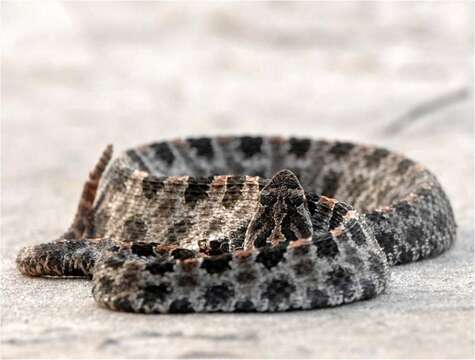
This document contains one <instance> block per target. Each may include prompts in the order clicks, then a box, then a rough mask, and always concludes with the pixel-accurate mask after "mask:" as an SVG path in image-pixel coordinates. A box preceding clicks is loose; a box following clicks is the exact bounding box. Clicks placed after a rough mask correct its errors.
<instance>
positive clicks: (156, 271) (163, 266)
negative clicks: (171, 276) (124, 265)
mask: <svg viewBox="0 0 475 360" xmlns="http://www.w3.org/2000/svg"><path fill="white" fill-rule="evenodd" d="M173 265H174V264H173V263H171V262H163V261H155V262H152V263H149V264H147V266H146V267H145V270H147V271H149V272H150V274H152V275H163V274H165V273H167V272H172V271H173Z"/></svg>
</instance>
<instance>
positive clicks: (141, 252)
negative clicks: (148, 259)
mask: <svg viewBox="0 0 475 360" xmlns="http://www.w3.org/2000/svg"><path fill="white" fill-rule="evenodd" d="M154 246H155V244H153V243H141V244H133V245H132V247H131V250H132V253H133V254H135V255H138V256H153V255H155V252H154V251H153V250H154Z"/></svg>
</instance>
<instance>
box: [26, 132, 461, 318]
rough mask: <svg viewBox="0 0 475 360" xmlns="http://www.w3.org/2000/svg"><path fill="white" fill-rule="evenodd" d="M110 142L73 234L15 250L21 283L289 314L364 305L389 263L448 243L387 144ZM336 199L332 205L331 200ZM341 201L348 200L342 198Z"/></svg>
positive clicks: (165, 304) (114, 302) (429, 201)
mask: <svg viewBox="0 0 475 360" xmlns="http://www.w3.org/2000/svg"><path fill="white" fill-rule="evenodd" d="M111 157H112V147H111V146H109V147H108V148H107V149H106V150H105V152H104V153H103V155H102V157H101V159H100V160H99V162H98V164H97V165H96V167H95V169H94V170H93V171H92V172H91V174H90V176H89V179H88V181H87V182H86V184H85V186H84V190H83V194H82V197H81V201H80V203H79V207H78V210H77V213H76V216H75V218H74V221H73V223H72V225H71V227H70V228H69V229H68V230H67V231H66V233H65V234H64V235H62V236H61V237H60V238H59V239H57V240H56V241H53V242H49V243H44V244H40V245H36V246H32V247H26V248H23V249H21V250H20V252H19V254H18V257H17V266H18V269H19V270H20V271H21V272H22V273H23V274H25V275H28V276H61V277H66V276H75V277H77V276H80V277H88V278H92V279H93V290H92V294H93V297H94V299H95V300H96V302H97V303H98V304H99V305H101V306H103V307H106V308H109V309H113V310H120V311H130V312H143V313H169V312H172V313H176V312H179V313H183V312H214V311H224V312H232V311H245V312H249V311H258V312H263V311H285V310H292V309H312V308H319V307H327V306H336V305H341V304H345V303H351V302H354V301H358V300H364V299H369V298H372V297H374V296H376V295H378V294H380V293H381V292H383V291H384V289H385V288H386V286H387V283H388V281H389V267H390V266H392V265H397V264H403V263H407V262H413V261H417V260H420V259H425V258H429V257H432V256H436V255H438V254H440V253H442V252H443V251H445V250H446V249H448V248H449V247H450V246H451V245H452V243H453V242H454V240H455V237H456V224H455V221H454V215H453V211H452V208H451V205H450V202H449V200H448V198H447V196H446V194H445V192H444V191H443V189H442V188H441V186H440V184H439V182H438V181H437V179H436V178H435V176H434V175H433V174H432V173H431V172H429V171H428V170H427V169H425V168H424V167H423V166H422V165H420V164H417V163H416V162H414V161H412V160H410V159H408V158H406V157H404V156H402V155H400V154H397V153H394V152H390V151H388V150H385V149H383V148H379V147H374V146H367V145H359V144H354V143H349V142H339V141H326V140H311V139H305V138H282V137H271V136H268V137H260V136H252V137H251V136H241V137H211V138H209V137H203V138H189V139H184V140H182V139H179V140H173V141H164V142H156V143H152V144H148V145H144V146H141V147H138V148H134V149H131V150H128V151H126V152H125V153H124V154H122V155H121V156H119V157H117V158H116V159H115V160H114V161H112V162H111V164H110V165H109V166H108V163H109V161H110V160H111ZM335 199H339V200H335ZM340 200H342V201H344V202H342V201H340Z"/></svg>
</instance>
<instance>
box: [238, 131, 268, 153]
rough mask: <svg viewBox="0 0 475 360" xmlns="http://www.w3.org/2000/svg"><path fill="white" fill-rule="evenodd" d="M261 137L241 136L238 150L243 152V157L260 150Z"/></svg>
mask: <svg viewBox="0 0 475 360" xmlns="http://www.w3.org/2000/svg"><path fill="white" fill-rule="evenodd" d="M262 142H263V141H262V138H261V137H251V136H243V137H242V138H241V144H240V150H241V151H242V153H243V154H244V157H245V158H250V157H253V156H254V155H256V154H259V153H261V151H262Z"/></svg>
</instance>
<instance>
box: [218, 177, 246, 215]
mask: <svg viewBox="0 0 475 360" xmlns="http://www.w3.org/2000/svg"><path fill="white" fill-rule="evenodd" d="M245 181H246V177H245V176H230V177H229V178H228V179H227V181H226V192H225V193H224V197H223V205H224V206H225V207H227V208H228V207H231V206H234V205H235V204H236V201H238V200H239V199H240V198H241V195H242V193H241V190H242V188H243V186H244V182H245Z"/></svg>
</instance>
